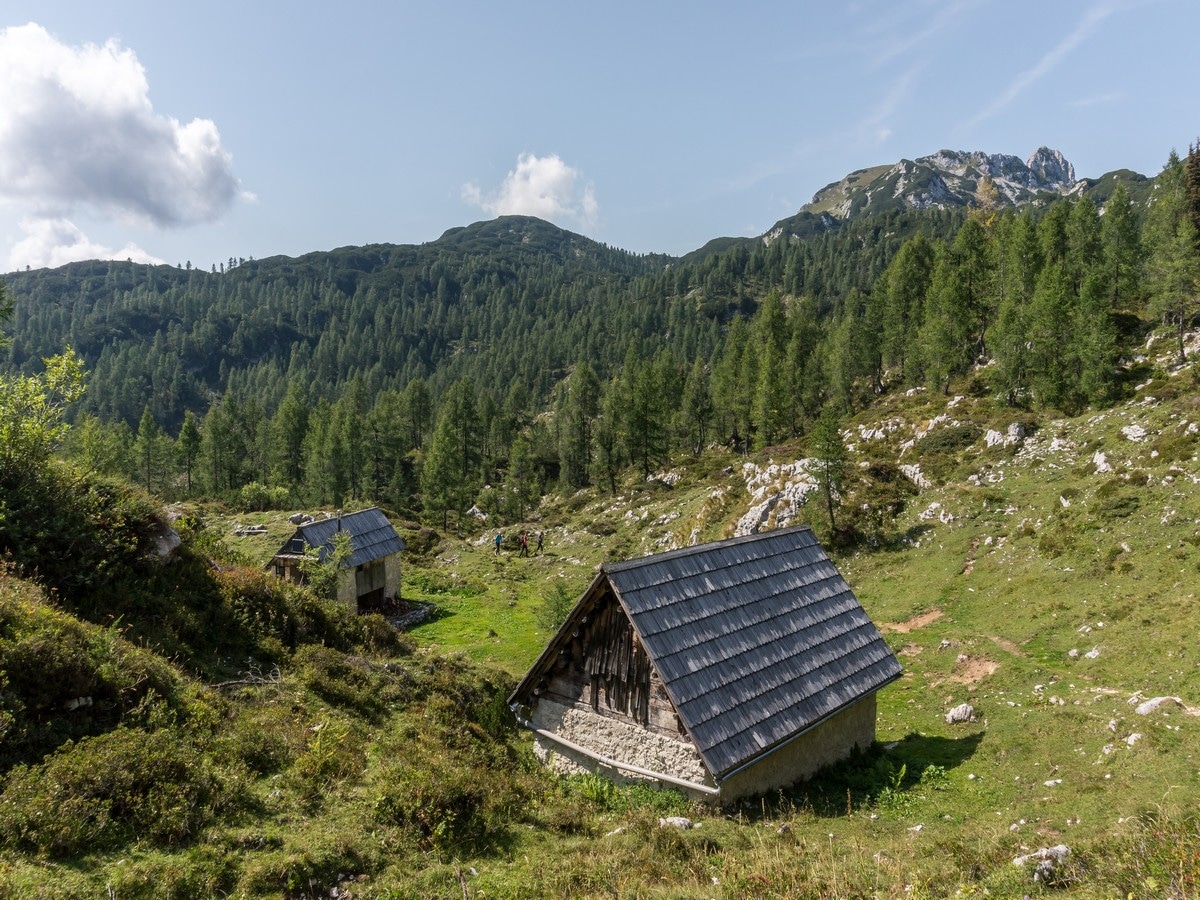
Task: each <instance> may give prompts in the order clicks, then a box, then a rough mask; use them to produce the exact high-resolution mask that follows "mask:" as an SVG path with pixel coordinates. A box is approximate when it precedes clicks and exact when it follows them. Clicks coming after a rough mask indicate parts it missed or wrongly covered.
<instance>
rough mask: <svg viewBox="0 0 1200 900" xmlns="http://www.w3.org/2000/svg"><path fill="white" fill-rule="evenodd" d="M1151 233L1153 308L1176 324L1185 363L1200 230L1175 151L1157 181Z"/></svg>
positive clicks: (1198, 278)
mask: <svg viewBox="0 0 1200 900" xmlns="http://www.w3.org/2000/svg"><path fill="white" fill-rule="evenodd" d="M1146 232H1147V235H1148V238H1149V244H1150V256H1149V265H1148V281H1149V288H1150V299H1151V310H1152V311H1153V312H1154V313H1155V314H1156V315H1158V316H1159V317H1160V318H1161V319H1162V320H1163V323H1164V324H1167V325H1173V326H1174V329H1175V335H1176V342H1177V360H1178V363H1179V364H1180V365H1182V364H1183V363H1184V361H1185V358H1186V357H1185V353H1184V343H1183V339H1184V334H1185V333H1186V331H1187V328H1188V325H1190V324H1191V322H1192V320H1193V319H1194V318H1195V316H1196V314H1197V312H1198V311H1200V300H1198V298H1197V288H1198V286H1200V254H1198V253H1197V240H1198V236H1197V229H1196V226H1195V225H1193V224H1192V220H1191V217H1190V216H1189V215H1188V213H1187V185H1186V182H1185V172H1184V166H1183V163H1182V162H1180V160H1179V157H1178V155H1177V154H1175V153H1174V152H1172V153H1171V156H1170V158H1169V159H1168V160H1167V164H1166V165H1165V166H1164V167H1163V170H1162V172H1161V173H1160V174H1159V176H1158V179H1157V181H1156V184H1155V188H1154V197H1153V200H1152V202H1151V205H1150V209H1149V212H1148V213H1147V214H1146Z"/></svg>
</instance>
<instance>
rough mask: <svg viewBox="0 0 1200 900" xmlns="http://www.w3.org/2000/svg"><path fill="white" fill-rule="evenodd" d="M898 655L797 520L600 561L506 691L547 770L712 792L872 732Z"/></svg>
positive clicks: (782, 773) (761, 787)
mask: <svg viewBox="0 0 1200 900" xmlns="http://www.w3.org/2000/svg"><path fill="white" fill-rule="evenodd" d="M900 673H901V669H900V663H899V662H898V661H897V659H896V656H895V654H893V653H892V651H891V649H890V648H889V647H888V645H887V644H886V643H885V642H884V640H883V638H882V636H881V635H880V633H879V631H878V629H876V627H875V625H874V624H873V623H872V622H871V620H870V618H868V616H867V614H866V612H865V611H864V610H863V608H862V605H861V604H860V603H859V602H858V599H857V598H856V597H855V596H854V594H853V593H852V592H851V591H850V587H849V585H847V584H846V581H845V579H843V578H842V576H841V574H840V573H839V572H838V570H837V568H836V567H835V566H834V565H833V562H832V561H831V560H830V559H829V556H828V555H827V554H826V553H825V551H824V550H823V549H822V547H821V546H820V544H819V543H818V542H817V539H816V538H815V537H814V535H813V533H812V531H811V530H810V529H809V528H807V527H799V528H786V529H781V530H778V531H771V532H766V533H763V534H755V535H750V536H747V537H739V538H733V539H731V540H727V541H718V542H715V543H711V544H703V545H700V546H697V547H690V548H687V549H685V550H675V551H672V552H670V553H662V554H658V555H655V556H647V557H644V558H642V559H635V560H630V561H628V562H622V563H616V564H605V565H603V566H601V569H600V574H599V575H598V576H597V577H596V579H595V580H594V581H593V582H592V584H591V586H590V587H589V588H588V589H587V590H586V591H585V592H584V594H583V596H582V598H580V600H579V602H578V604H576V606H575V608H574V609H573V610H572V612H571V613H570V615H569V616H568V617H567V619H566V622H564V624H563V626H562V627H561V628H560V629H559V630H558V633H557V634H555V635H554V637H553V639H552V640H551V641H550V643H549V645H548V646H547V647H546V649H545V650H544V651H543V652H542V654H541V656H539V657H538V659H537V662H535V663H534V664H533V667H532V668H531V669H530V670H529V672H528V674H526V676H525V678H524V679H523V680H522V681H521V683H520V684H519V685H518V686H517V689H516V690H515V691H514V692H513V694H512V696H510V697H509V704H510V707H511V708H512V710H513V711H514V713H515V714H516V716H517V719H518V721H520V722H521V724H522V725H524V726H525V727H527V728H529V729H531V730H532V731H533V733H534V735H535V744H536V750H537V753H538V756H539V757H540V758H541V759H542V760H543V761H544V762H547V763H549V764H551V765H552V766H553V767H554V768H555V769H556V770H557V771H560V772H580V771H594V772H601V773H604V774H606V775H608V776H609V777H612V778H614V780H617V781H624V780H629V779H642V780H649V781H651V782H658V783H661V784H663V785H668V786H675V787H679V788H683V789H684V790H685V791H686V792H688V793H690V794H692V795H695V796H701V797H704V798H706V799H708V800H709V801H710V802H728V801H730V800H734V799H736V798H738V797H744V796H748V795H752V794H758V793H762V792H765V791H769V790H772V789H774V788H778V787H783V786H786V785H790V784H793V783H795V782H797V781H801V780H803V779H805V778H807V777H809V776H811V775H812V774H813V773H814V772H816V770H817V769H819V768H821V767H822V766H825V765H828V764H830V763H833V762H836V761H837V760H839V759H842V758H844V757H846V756H848V755H849V754H850V753H851V751H852V750H853V748H854V747H856V746H857V747H859V748H861V749H864V750H865V749H866V748H867V747H869V746H870V745H871V743H872V742H873V741H874V740H875V694H876V692H877V691H878V690H879V689H880V688H882V687H884V686H885V685H887V684H889V683H890V682H892V681H894V680H895V679H897V678H899V677H900Z"/></svg>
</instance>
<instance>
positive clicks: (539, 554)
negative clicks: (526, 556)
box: [537, 531, 545, 556]
mask: <svg viewBox="0 0 1200 900" xmlns="http://www.w3.org/2000/svg"><path fill="white" fill-rule="evenodd" d="M544 536H545V535H543V533H542V532H540V531H539V532H538V545H537V555H538V556H541V555H542V538H543V537H544Z"/></svg>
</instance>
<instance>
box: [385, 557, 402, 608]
mask: <svg viewBox="0 0 1200 900" xmlns="http://www.w3.org/2000/svg"><path fill="white" fill-rule="evenodd" d="M383 571H384V588H383V595H384V597H388V598H394V599H397V600H399V599H400V554H399V553H393V554H392V555H391V556H388V557H386V558H385V559H384V560H383Z"/></svg>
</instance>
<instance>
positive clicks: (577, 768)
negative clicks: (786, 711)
mask: <svg viewBox="0 0 1200 900" xmlns="http://www.w3.org/2000/svg"><path fill="white" fill-rule="evenodd" d="M531 720H532V724H533V725H534V726H535V727H537V728H540V729H542V730H544V731H549V732H551V733H553V734H556V735H558V736H560V737H562V738H563V739H564V740H567V741H570V742H571V743H572V744H577V745H579V746H580V747H583V748H586V749H587V750H588V751H590V752H592V753H595V754H596V755H597V756H602V757H604V758H606V759H611V760H615V761H617V762H622V763H629V764H631V765H635V766H638V767H640V768H643V769H649V770H650V771H652V772H659V773H661V774H663V775H669V776H671V777H673V778H679V779H682V780H684V781H689V782H693V783H695V784H703V785H707V786H710V787H711V786H713V785H715V782H714V781H713V778H712V776H711V775H710V774H709V772H708V769H707V768H706V767H705V765H704V762H703V761H702V760H701V759H700V754H699V753H698V752H697V751H696V748H695V747H694V746H693V745H692V744H691V743H688V742H684V741H678V740H673V739H671V738H669V737H666V736H664V735H660V734H656V733H654V732H652V731H647V730H645V729H643V728H639V727H638V726H636V725H633V724H630V723H628V722H622V721H619V720H617V719H610V718H607V717H605V716H601V715H599V714H597V713H594V712H592V711H591V710H590V709H580V708H578V707H575V706H568V705H565V704H562V703H556V702H554V701H552V700H546V699H543V700H540V701H539V702H538V705H537V707H536V708H535V709H534V711H533V715H532V717H531ZM874 741H875V695H874V694H872V695H870V696H869V697H864V698H863V699H862V700H860V701H859V702H858V703H856V704H854V705H853V706H851V707H849V708H847V709H845V710H843V711H842V712H840V713H838V714H837V715H836V716H834V717H833V718H832V719H829V720H827V721H825V722H824V723H822V724H821V725H819V726H818V727H817V728H814V729H813V730H812V731H809V732H807V733H806V734H803V735H801V736H800V737H798V738H796V739H795V740H793V741H792V742H791V743H790V744H785V745H784V746H783V747H781V748H780V749H778V750H776V751H775V752H774V753H770V754H768V755H767V756H765V757H763V758H762V759H760V760H759V761H758V762H756V763H754V764H753V765H751V766H750V767H749V768H747V769H744V770H742V771H740V772H736V773H735V774H733V775H731V776H730V777H728V778H726V780H725V781H723V782H722V783H721V785H720V788H721V793H720V796H719V800H718V802H721V803H728V802H730V801H732V800H736V799H738V798H740V797H748V796H752V795H755V794H763V793H767V792H768V791H773V790H776V789H778V788H783V787H788V786H790V785H793V784H796V783H797V782H800V781H804V780H806V779H808V778H811V777H812V776H813V775H814V774H815V773H816V772H817V771H818V770H819V769H822V768H824V767H825V766H828V765H832V764H833V763H836V762H838V761H839V760H842V759H845V758H846V757H847V756H849V755H850V753H851V752H852V751H853V750H854V748H855V747H856V746H857V747H858V748H859V749H860V750H864V751H865V750H867V749H868V748H869V747H870V746H871V744H872V743H873V742H874ZM534 752H535V753H536V755H537V757H538V759H539V760H541V762H542V763H543V764H545V765H547V766H549V767H550V769H551V770H552V771H554V772H557V773H559V774H560V775H575V774H580V773H583V772H598V773H600V774H602V775H604V776H605V777H607V778H610V779H611V780H612V781H614V782H615V783H617V784H633V783H637V782H640V783H643V784H644V783H647V782H648V783H651V784H657V785H660V786H663V787H675V788H679V786H678V785H672V784H671V783H669V782H662V781H660V780H658V779H654V778H650V777H647V776H643V775H639V774H637V773H634V772H627V771H625V770H623V769H614V768H612V767H610V766H606V765H603V764H601V763H599V762H597V761H596V760H595V759H593V758H592V757H590V756H587V755H585V754H582V753H579V752H577V751H575V750H572V749H571V748H569V747H564V746H562V745H561V744H559V743H556V742H555V741H553V740H551V739H549V738H546V737H543V736H542V735H534ZM679 789H681V790H684V791H685V792H686V788H679ZM694 795H695V796H696V797H698V798H699V799H703V800H705V801H707V802H710V803H711V802H713V801H714V798H713V797H712V796H711V795H709V794H705V793H703V792H699V791H697V792H694Z"/></svg>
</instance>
